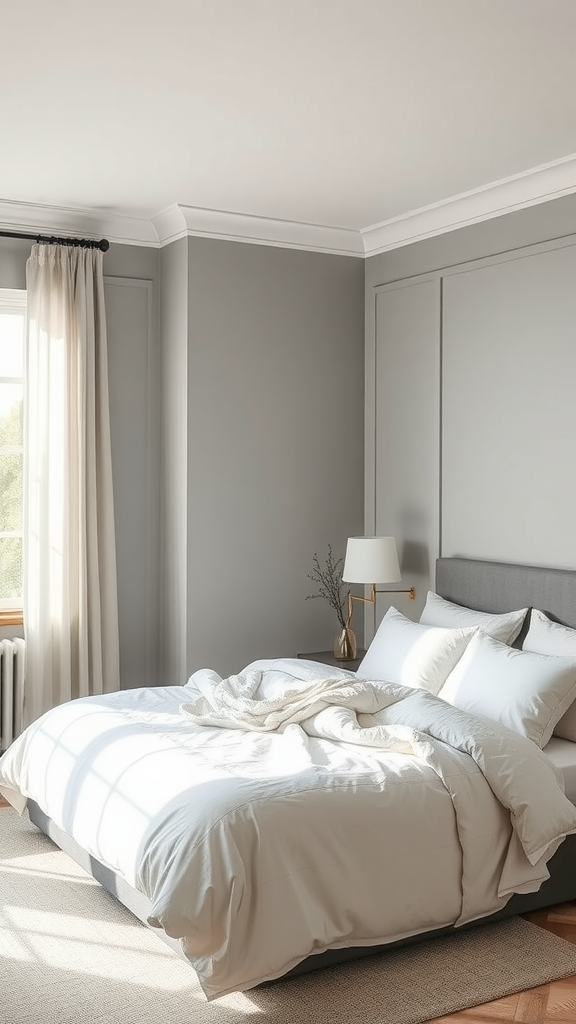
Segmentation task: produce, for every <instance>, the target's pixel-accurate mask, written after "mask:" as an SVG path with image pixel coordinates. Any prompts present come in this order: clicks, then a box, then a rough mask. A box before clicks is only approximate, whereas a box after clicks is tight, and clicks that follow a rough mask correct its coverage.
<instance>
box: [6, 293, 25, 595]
mask: <svg viewBox="0 0 576 1024" xmlns="http://www.w3.org/2000/svg"><path fill="white" fill-rule="evenodd" d="M0 312H2V313H16V314H18V313H21V314H22V315H23V316H24V317H25V316H26V290H25V289H20V288H0ZM0 383H3V384H22V385H24V374H23V375H22V377H3V376H2V375H1V374H0ZM4 451H11V452H12V451H14V452H22V453H24V445H23V444H22V445H21V446H18V447H15V448H12V447H11V448H9V449H8V448H6V449H4ZM19 536H20V537H21V536H22V532H21V531H20V533H18V532H14V531H12V532H10V533H8V532H4V531H0V537H19ZM10 612H18V613H21V612H22V595H20V599H19V600H18V599H14V598H1V597H0V615H2V614H6V613H10Z"/></svg>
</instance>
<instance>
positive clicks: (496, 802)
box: [0, 660, 576, 999]
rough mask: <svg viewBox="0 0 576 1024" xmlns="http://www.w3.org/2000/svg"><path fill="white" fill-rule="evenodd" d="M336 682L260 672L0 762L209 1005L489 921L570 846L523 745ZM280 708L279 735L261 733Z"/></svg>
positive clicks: (180, 693)
mask: <svg viewBox="0 0 576 1024" xmlns="http://www.w3.org/2000/svg"><path fill="white" fill-rule="evenodd" d="M326 671H327V670H326V669H325V668H322V667H321V666H319V665H316V664H313V663H306V662H302V661H292V660H288V661H274V662H257V663H254V665H253V666H250V667H249V670H247V671H246V672H245V673H242V674H240V676H238V677H234V678H233V679H231V680H224V681H222V680H220V679H219V677H217V676H216V675H215V674H214V673H209V672H202V673H196V675H195V676H193V677H192V678H191V680H190V682H189V684H188V686H186V687H162V688H156V689H141V690H129V691H124V692H120V693H116V694H112V695H108V696H98V697H89V698H82V699H80V700H77V701H72V702H70V703H68V704H65V705H62V706H61V707H59V708H56V709H54V710H53V711H51V712H49V713H48V714H47V715H45V716H44V717H43V718H42V719H40V720H39V721H38V722H36V723H34V724H33V725H32V726H30V727H29V729H28V730H27V731H26V732H25V733H24V734H23V736H22V737H20V738H19V739H18V740H17V741H16V742H15V743H14V744H13V745H12V747H11V748H10V749H9V750H8V751H7V753H6V754H5V755H4V756H3V758H2V759H1V760H0V789H1V790H2V792H3V793H4V794H5V795H6V796H7V797H8V799H10V800H11V801H12V803H13V804H14V805H15V806H16V807H17V808H18V809H19V810H22V809H23V808H24V806H25V802H26V799H27V798H28V797H31V798H33V799H34V800H36V801H37V803H38V804H39V805H40V806H41V808H42V809H43V810H44V811H45V812H46V813H47V814H49V815H50V817H52V818H53V819H54V821H55V822H56V824H57V825H58V826H59V827H60V828H62V829H64V830H65V831H67V832H69V833H70V834H71V835H72V836H73V837H74V838H75V839H76V841H77V842H78V843H80V845H81V846H83V847H84V848H85V849H86V850H88V851H89V852H90V853H91V854H92V855H93V856H95V857H97V858H98V859H99V860H101V861H102V862H103V863H105V864H106V865H108V866H109V867H111V868H113V869H114V870H116V871H119V872H120V873H121V874H122V875H123V876H124V877H125V878H126V880H127V881H128V882H129V883H130V884H132V885H134V886H135V887H137V888H140V889H141V890H143V891H144V892H145V893H146V894H147V896H148V897H149V898H150V900H151V902H152V913H151V917H150V922H151V924H153V925H156V926H160V927H163V928H164V929H165V930H166V932H167V933H168V934H170V935H172V936H174V937H178V938H181V939H182V943H183V947H184V950H185V952H186V955H187V956H188V957H189V959H190V960H191V962H192V963H193V965H194V967H195V969H196V971H197V973H198V976H199V978H200V982H201V984H202V987H203V989H204V992H205V993H206V996H207V997H208V998H209V999H211V998H215V997H217V996H219V995H223V994H224V993H225V992H228V991H232V990H236V989H246V988H249V987H251V986H253V985H256V984H258V983H259V982H261V981H264V980H267V979H271V978H275V977H278V976H279V975H281V974H283V973H285V972H286V971H287V970H289V969H290V968H291V967H292V966H294V965H296V964H297V963H298V962H300V961H301V960H302V959H304V958H305V957H307V956H309V955H310V954H312V953H317V952H321V951H323V950H326V949H328V948H331V947H332V948H334V947H345V946H352V945H373V944H379V943H382V942H386V941H391V940H393V939H397V938H400V937H404V936H408V935H411V934H414V933H416V932H419V931H422V930H426V929H430V928H435V927H440V926H443V925H449V924H463V923H465V922H468V921H471V920H474V919H476V918H478V917H481V916H484V915H486V914H488V913H490V912H492V911H493V910H495V909H498V907H500V906H502V905H503V903H505V902H506V900H507V899H508V898H509V896H510V895H511V893H512V892H520V891H533V890H535V889H537V888H538V887H539V885H540V884H541V882H542V881H543V880H544V879H545V878H546V877H547V870H546V866H545V865H546V861H547V860H548V859H549V858H550V857H551V856H552V854H553V853H554V851H555V849H556V848H557V846H558V845H559V843H560V842H561V840H562V838H563V837H564V836H565V835H566V834H567V833H569V832H572V831H576V810H575V809H574V807H573V805H572V804H571V803H570V802H569V801H568V800H567V799H566V798H565V797H564V795H563V792H562V788H561V781H560V779H561V777H560V776H559V775H557V774H556V772H555V770H554V769H553V767H552V766H551V764H550V762H549V761H548V760H547V759H546V758H545V757H544V755H543V754H542V753H541V751H540V750H539V749H538V748H537V747H536V746H535V745H534V744H533V743H531V741H529V740H526V739H524V738H522V737H520V736H516V735H515V734H514V733H512V732H510V731H509V730H507V729H503V728H501V727H498V726H496V725H492V724H489V723H487V722H486V721H485V720H482V719H478V718H475V717H474V716H471V715H468V714H466V713H464V712H461V711H457V710H456V709H454V708H452V707H450V706H449V705H447V704H445V703H444V702H443V701H441V700H439V699H438V698H435V697H432V696H431V695H430V694H428V693H425V692H424V691H420V690H410V689H406V688H403V687H398V686H390V685H388V684H381V683H369V682H365V681H360V680H356V679H355V677H352V676H351V675H350V674H349V673H345V672H338V671H337V670H330V677H331V678H330V679H326V678H325V676H326ZM307 700H308V705H306V701H307ZM318 702H319V703H318ZM272 705H274V707H275V708H278V709H280V712H281V714H282V722H281V723H280V724H279V725H278V727H277V729H270V728H269V725H270V721H268V724H265V727H264V728H261V727H258V725H257V723H258V721H260V722H261V721H262V720H261V717H260V718H259V716H261V715H262V714H269V713H270V711H271V708H272ZM232 706H234V707H235V715H236V718H235V719H228V718H227V716H228V715H229V712H230V709H231V707H232ZM307 711H308V713H307ZM219 718H220V720H222V721H224V719H226V720H227V727H225V728H224V727H221V726H219V725H217V724H213V723H214V722H216V721H218V720H219ZM207 721H210V722H211V723H212V724H202V723H203V722H207ZM272 724H275V723H272Z"/></svg>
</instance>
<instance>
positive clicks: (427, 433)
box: [374, 279, 439, 623]
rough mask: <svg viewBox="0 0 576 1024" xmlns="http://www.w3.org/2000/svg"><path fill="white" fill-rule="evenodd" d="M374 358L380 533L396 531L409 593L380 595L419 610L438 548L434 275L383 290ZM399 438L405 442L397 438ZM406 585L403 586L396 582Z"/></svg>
mask: <svg viewBox="0 0 576 1024" xmlns="http://www.w3.org/2000/svg"><path fill="white" fill-rule="evenodd" d="M374 301H375V304H376V317H375V321H376V357H375V389H376V395H377V399H376V402H375V410H376V415H375V458H374V462H375V479H376V488H375V533H376V534H377V535H379V534H384V535H392V536H394V537H396V541H397V544H398V554H399V557H400V567H401V570H402V575H403V583H402V586H404V587H407V586H415V587H416V600H415V603H414V604H412V603H411V602H410V600H409V598H408V597H407V596H406V595H398V597H393V596H392V595H382V596H381V597H379V598H378V607H377V613H376V623H378V622H379V621H380V619H381V617H382V615H383V614H384V612H385V611H386V609H387V608H388V607H390V605H391V604H394V605H395V606H396V607H398V608H400V609H401V610H402V611H403V612H404V614H407V615H416V614H419V613H420V611H421V610H422V608H423V606H424V602H425V599H426V591H427V585H428V580H429V577H430V573H431V571H432V568H433V565H434V562H435V559H436V557H437V554H438V506H439V494H438V458H439V433H438V431H434V430H433V429H431V424H433V423H435V422H437V419H438V401H439V397H438V396H439V387H438V382H439V348H438V344H437V343H435V339H436V338H437V323H438V314H439V285H438V282H437V281H436V280H434V279H427V280H420V281H417V282H412V283H410V284H407V285H403V286H390V287H389V288H383V289H380V290H377V291H376V292H375V294H374ZM400 440H401V443H399V442H400ZM398 586H399V587H400V586H401V585H400V584H398Z"/></svg>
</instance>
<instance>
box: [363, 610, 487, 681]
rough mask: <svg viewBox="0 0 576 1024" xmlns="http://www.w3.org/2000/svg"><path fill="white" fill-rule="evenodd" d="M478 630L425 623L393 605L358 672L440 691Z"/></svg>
mask: <svg viewBox="0 0 576 1024" xmlns="http://www.w3.org/2000/svg"><path fill="white" fill-rule="evenodd" d="M475 632H476V630H475V628H469V629H444V628H442V627H439V626H425V625H422V624H421V623H419V622H413V621H412V619H407V618H406V616H405V615H402V613H401V612H399V611H398V610H397V609H396V608H389V609H388V611H387V612H386V615H385V616H384V618H383V619H382V622H381V623H380V625H379V627H378V630H377V632H376V635H375V637H374V639H373V641H372V643H371V644H370V647H369V648H368V650H367V651H366V654H365V655H364V658H363V660H362V661H361V663H360V665H359V667H358V671H357V673H356V674H357V675H358V676H360V678H362V679H379V680H385V681H386V682H388V683H400V684H401V685H402V686H411V687H412V688H414V689H423V690H430V692H431V693H438V690H439V689H440V687H441V686H442V685H443V684H444V680H445V679H446V678H447V676H448V675H449V673H450V672H451V671H452V669H453V668H454V666H455V665H456V662H457V661H458V659H459V658H460V657H461V656H462V654H463V653H464V651H465V650H466V647H467V645H468V643H469V641H470V639H471V638H472V636H473V635H474V633H475Z"/></svg>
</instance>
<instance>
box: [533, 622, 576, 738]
mask: <svg viewBox="0 0 576 1024" xmlns="http://www.w3.org/2000/svg"><path fill="white" fill-rule="evenodd" d="M522 650H523V651H531V652H533V653H535V654H541V655H548V656H549V657H556V658H569V659H576V629H571V628H570V627H569V626H563V625H562V624H561V623H560V622H553V621H552V619H549V618H548V616H547V615H545V614H544V612H541V611H539V610H538V609H537V608H533V609H532V613H531V615H530V628H529V629H528V632H527V634H526V638H525V640H524V643H523V645H522ZM554 735H555V736H561V737H562V738H563V739H565V740H572V742H573V743H576V704H573V705H572V707H570V708H569V709H568V710H567V711H566V713H565V714H564V715H562V717H561V718H560V721H559V722H558V723H557V724H556V726H555V727H554Z"/></svg>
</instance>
